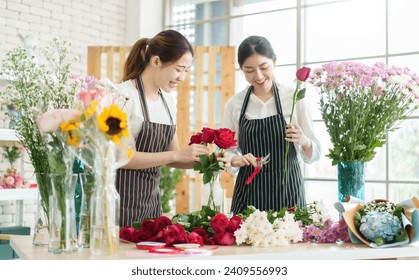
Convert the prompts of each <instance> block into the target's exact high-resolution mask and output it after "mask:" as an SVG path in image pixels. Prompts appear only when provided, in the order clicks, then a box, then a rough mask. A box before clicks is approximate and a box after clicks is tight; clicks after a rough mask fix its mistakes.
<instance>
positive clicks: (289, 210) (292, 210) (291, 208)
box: [287, 207, 295, 213]
mask: <svg viewBox="0 0 419 280" xmlns="http://www.w3.org/2000/svg"><path fill="white" fill-rule="evenodd" d="M287 211H288V212H290V213H294V212H295V207H290V208H288V209H287Z"/></svg>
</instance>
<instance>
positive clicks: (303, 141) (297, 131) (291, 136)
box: [285, 123, 311, 147]
mask: <svg viewBox="0 0 419 280" xmlns="http://www.w3.org/2000/svg"><path fill="white" fill-rule="evenodd" d="M285 140H287V141H288V142H294V143H297V144H298V145H301V146H302V147H307V146H309V145H310V143H311V141H310V139H308V137H307V136H305V135H304V132H303V130H302V129H301V127H300V126H299V125H298V124H296V123H290V124H288V125H287V129H286V130H285Z"/></svg>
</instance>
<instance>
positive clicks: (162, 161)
mask: <svg viewBox="0 0 419 280" xmlns="http://www.w3.org/2000/svg"><path fill="white" fill-rule="evenodd" d="M192 59H193V49H192V46H191V45H190V43H189V42H188V41H187V39H186V38H185V37H184V36H183V35H182V34H180V33H179V32H177V31H173V30H165V31H162V32H160V33H159V34H157V35H156V36H154V37H153V38H151V39H147V38H143V39H140V40H139V41H137V42H136V43H135V44H134V46H133V47H132V49H131V52H130V54H129V56H128V58H127V60H126V63H125V73H124V77H123V79H122V80H123V82H122V83H121V84H120V90H121V91H123V92H124V93H126V94H127V97H128V99H127V102H126V104H125V105H124V109H125V111H126V112H127V114H128V116H129V124H130V130H131V131H130V132H131V133H132V135H135V136H136V140H135V141H136V153H135V154H134V156H133V158H132V159H131V161H130V162H129V163H128V164H126V165H125V166H123V167H122V168H121V169H119V170H118V172H117V178H116V187H117V190H118V192H119V195H120V196H121V210H120V226H121V227H124V226H131V225H132V223H133V222H134V221H139V222H141V221H143V220H144V219H145V218H156V217H159V216H161V214H162V206H161V198H160V188H159V185H160V169H159V168H160V166H161V165H168V166H170V167H176V168H192V167H193V163H194V162H195V161H199V156H200V155H202V154H206V153H207V148H206V147H205V146H203V145H197V144H194V145H191V146H188V147H186V148H184V149H182V150H179V147H178V142H177V137H176V134H175V131H176V125H175V120H174V116H175V113H174V111H175V105H174V100H173V98H172V97H171V96H170V94H168V92H170V91H171V90H173V89H175V88H176V86H177V84H178V83H179V82H181V81H183V80H184V79H185V77H186V74H187V72H188V70H189V68H190V67H191V65H192Z"/></svg>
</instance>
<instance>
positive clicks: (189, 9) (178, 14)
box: [171, 0, 228, 25]
mask: <svg viewBox="0 0 419 280" xmlns="http://www.w3.org/2000/svg"><path fill="white" fill-rule="evenodd" d="M172 2H173V8H172V17H171V25H176V24H184V23H190V22H193V21H196V20H207V19H212V18H219V17H225V16H226V15H227V10H228V9H227V4H228V3H227V1H223V0H219V1H214V0H195V1H194V0H191V1H189V0H187V1H185V0H173V1H172Z"/></svg>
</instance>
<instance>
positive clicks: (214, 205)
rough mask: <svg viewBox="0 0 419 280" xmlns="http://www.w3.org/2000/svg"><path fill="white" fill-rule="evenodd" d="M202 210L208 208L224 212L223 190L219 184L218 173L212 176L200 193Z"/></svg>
mask: <svg viewBox="0 0 419 280" xmlns="http://www.w3.org/2000/svg"><path fill="white" fill-rule="evenodd" d="M201 205H202V208H205V207H209V208H210V209H212V210H215V211H218V212H223V211H224V190H223V188H222V187H221V184H220V176H219V173H217V174H216V175H214V176H213V178H212V180H211V181H210V182H209V183H208V184H204V185H203V187H202V191H201Z"/></svg>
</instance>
